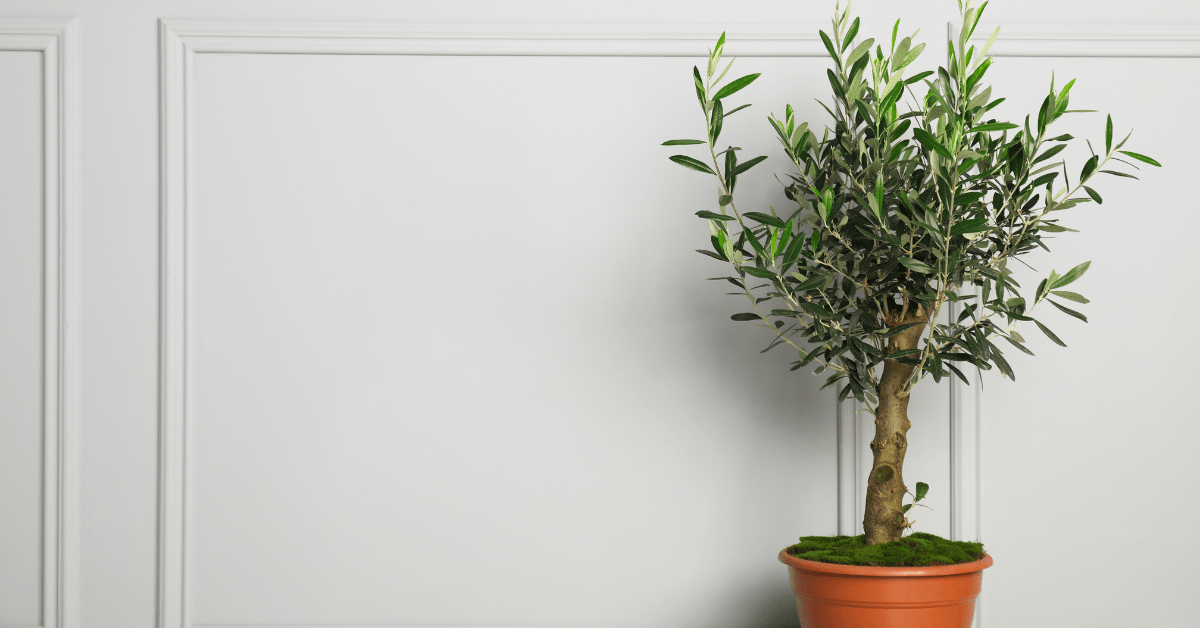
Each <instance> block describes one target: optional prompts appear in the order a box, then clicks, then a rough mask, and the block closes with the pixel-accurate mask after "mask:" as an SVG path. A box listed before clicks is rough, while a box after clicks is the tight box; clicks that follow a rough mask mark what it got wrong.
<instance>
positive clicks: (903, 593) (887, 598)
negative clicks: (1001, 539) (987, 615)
mask: <svg viewBox="0 0 1200 628" xmlns="http://www.w3.org/2000/svg"><path fill="white" fill-rule="evenodd" d="M779 561H780V562H782V563H783V564H785V565H787V566H788V572H789V578H788V579H789V580H791V583H792V591H794V592H795V593H796V610H797V611H799V612H800V624H801V625H803V626H804V628H970V626H971V618H972V617H973V616H974V615H975V596H977V595H979V589H980V587H981V585H982V584H983V570H984V569H986V568H987V567H991V566H992V557H991V556H989V555H987V553H984V555H983V559H982V560H977V561H975V562H973V563H961V564H958V565H945V566H939V567H858V566H853V565H834V564H831V563H819V562H815V561H811V560H804V559H803V558H796V557H795V556H792V555H791V554H788V553H787V550H783V551H782V552H779Z"/></svg>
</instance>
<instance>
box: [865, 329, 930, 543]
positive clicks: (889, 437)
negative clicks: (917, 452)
mask: <svg viewBox="0 0 1200 628" xmlns="http://www.w3.org/2000/svg"><path fill="white" fill-rule="evenodd" d="M926 317H927V314H926V313H925V312H923V311H920V310H919V311H917V312H909V313H908V314H907V315H906V316H904V317H901V316H899V315H893V316H889V317H887V318H886V319H885V323H886V324H887V325H888V327H897V326H899V325H904V324H908V323H923V322H926V320H927V318H926ZM924 329H925V325H916V326H914V327H910V328H908V329H906V330H904V331H902V332H900V333H898V334H896V335H895V336H892V337H891V338H890V339H889V341H888V345H887V352H888V353H889V354H891V353H893V352H895V351H900V350H902V349H916V348H917V345H918V343H919V341H920V339H921V332H922V331H923V330H924ZM913 368H914V367H912V366H909V365H907V364H901V363H899V362H896V361H895V360H884V363H883V377H882V378H880V380H879V387H878V388H877V389H876V392H877V393H878V395H879V408H878V409H877V410H876V412H875V439H874V440H872V441H871V453H872V454H873V459H874V462H873V463H872V465H871V474H870V476H869V477H868V479H867V504H866V514H865V515H864V516H863V531H864V532H866V535H867V539H866V543H867V545H877V544H879V543H887V542H889V541H899V540H900V536H901V534H902V533H903V532H904V507H903V503H904V494H905V493H906V492H907V491H908V488H907V487H905V486H904V475H903V471H904V454H905V452H906V451H907V450H908V440H907V438H906V437H905V435H906V434H907V433H908V428H909V427H911V426H912V424H911V423H909V421H908V395H907V394H904V395H903V396H902V395H901V392H902V391H903V390H904V388H905V385H906V384H907V383H908V378H909V376H911V375H912V372H913Z"/></svg>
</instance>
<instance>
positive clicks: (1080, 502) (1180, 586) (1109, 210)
mask: <svg viewBox="0 0 1200 628" xmlns="http://www.w3.org/2000/svg"><path fill="white" fill-rule="evenodd" d="M950 32H951V34H953V33H954V32H955V31H954V30H953V26H952V27H951V31H950ZM986 36H987V33H984V34H983V37H984V38H986ZM975 43H976V45H979V44H981V43H982V40H980V41H976V42H975ZM993 52H994V53H995V54H996V56H997V57H1000V58H998V59H997V60H996V62H995V63H994V64H993V66H992V69H991V70H990V71H989V76H990V77H991V83H992V84H993V85H994V86H995V89H996V93H997V94H1003V95H1007V96H1008V97H1009V99H1008V101H1006V102H1005V103H1003V104H1002V105H1001V106H1000V107H999V108H998V109H997V114H998V115H999V116H1012V117H1015V115H1017V112H1021V113H1022V114H1023V113H1033V114H1034V115H1035V116H1036V111H1037V107H1038V106H1039V105H1040V104H1041V101H1042V99H1043V98H1044V97H1045V94H1046V93H1047V90H1048V88H1049V84H1050V80H1051V69H1053V70H1054V73H1055V77H1056V78H1055V82H1056V86H1057V87H1058V88H1061V87H1062V85H1063V84H1065V83H1066V82H1067V81H1069V80H1071V79H1073V78H1074V79H1077V82H1076V84H1075V86H1074V87H1073V89H1072V91H1071V106H1072V108H1076V109H1098V110H1100V113H1080V114H1072V116H1070V117H1068V118H1067V119H1064V120H1063V121H1062V122H1060V123H1058V124H1056V125H1055V127H1054V129H1055V133H1060V132H1069V133H1071V134H1072V135H1074V136H1076V137H1086V138H1088V139H1090V140H1091V142H1092V146H1094V147H1095V148H1096V149H1097V151H1100V150H1103V145H1104V127H1105V119H1104V114H1105V113H1111V114H1112V117H1113V123H1114V128H1115V133H1114V134H1115V135H1116V140H1115V141H1119V140H1120V138H1122V137H1124V136H1125V134H1126V133H1128V132H1129V130H1130V128H1131V127H1133V131H1134V132H1133V136H1132V138H1131V139H1130V140H1129V144H1128V145H1127V146H1126V148H1128V149H1130V150H1133V151H1136V152H1141V153H1145V154H1149V155H1152V156H1154V157H1155V158H1157V159H1158V160H1159V161H1161V162H1162V163H1163V165H1164V167H1163V168H1162V169H1157V168H1153V167H1150V166H1145V165H1143V164H1138V165H1141V166H1142V169H1141V170H1140V171H1133V170H1132V169H1131V168H1129V167H1128V166H1125V165H1123V164H1110V166H1112V165H1115V166H1117V167H1118V168H1117V169H1121V170H1124V171H1126V172H1135V173H1136V174H1138V175H1139V176H1141V177H1142V181H1140V182H1137V181H1130V180H1129V179H1120V178H1117V177H1111V176H1107V175H1103V176H1101V178H1100V179H1099V180H1095V184H1096V186H1095V187H1096V189H1097V191H1098V192H1100V194H1101V195H1102V196H1103V199H1104V201H1105V202H1104V204H1103V205H1095V204H1089V205H1083V206H1080V207H1077V208H1075V209H1072V210H1068V211H1066V212H1064V214H1063V215H1062V216H1061V219H1062V221H1063V224H1065V225H1066V226H1069V227H1072V228H1075V229H1079V230H1080V231H1082V233H1078V234H1074V233H1065V234H1062V237H1059V238H1056V239H1055V240H1054V241H1053V242H1051V244H1050V247H1051V249H1052V253H1045V252H1038V253H1036V254H1031V255H1030V259H1029V262H1030V263H1031V264H1032V265H1033V266H1034V267H1035V268H1037V272H1036V273H1035V272H1033V271H1030V270H1029V269H1024V268H1022V269H1020V270H1019V271H1017V277H1018V280H1019V281H1021V282H1022V285H1023V286H1025V288H1026V290H1029V291H1032V289H1033V287H1034V286H1036V285H1037V282H1038V281H1039V280H1040V278H1041V277H1044V276H1045V275H1046V274H1048V273H1049V271H1050V270H1051V269H1057V270H1059V272H1063V271H1065V270H1067V269H1069V268H1071V267H1072V266H1074V265H1075V264H1078V263H1080V262H1083V261H1087V260H1091V261H1092V262H1093V264H1092V266H1091V269H1090V270H1089V272H1088V274H1087V275H1085V276H1084V278H1083V279H1081V280H1080V281H1079V282H1078V283H1076V284H1074V285H1073V286H1072V287H1071V289H1072V290H1076V291H1078V292H1081V293H1083V294H1084V295H1085V296H1087V297H1089V298H1090V299H1091V301H1092V302H1091V303H1090V304H1088V305H1084V306H1079V307H1078V309H1080V310H1082V311H1083V312H1084V313H1085V314H1086V315H1087V316H1088V318H1089V323H1088V324H1086V325H1085V324H1083V323H1081V322H1080V321H1077V320H1075V319H1073V318H1070V317H1068V316H1066V315H1064V314H1062V313H1059V312H1057V311H1054V310H1053V309H1052V308H1051V307H1046V305H1045V304H1043V305H1042V306H1040V307H1039V308H1037V310H1035V311H1034V312H1033V314H1034V315H1035V316H1036V317H1037V318H1039V319H1040V320H1042V321H1043V322H1045V323H1046V324H1047V325H1048V326H1049V327H1050V328H1051V329H1052V330H1054V331H1055V332H1057V333H1058V335H1059V336H1060V337H1061V338H1062V339H1063V340H1064V341H1065V342H1066V343H1067V345H1068V346H1069V348H1067V349H1063V348H1061V347H1058V346H1056V345H1054V344H1053V343H1052V342H1050V341H1049V340H1048V339H1047V338H1045V337H1044V336H1043V335H1042V334H1041V333H1040V332H1039V331H1038V330H1037V329H1036V327H1031V328H1028V329H1026V328H1021V329H1020V331H1021V333H1022V334H1024V336H1025V337H1026V338H1027V339H1028V340H1029V341H1030V347H1031V349H1033V351H1034V352H1035V353H1037V356H1036V357H1029V356H1026V355H1023V354H1020V353H1017V352H1013V354H1012V358H1011V360H1010V361H1011V363H1012V365H1013V368H1014V370H1015V371H1016V376H1017V381H1016V382H1009V381H1005V380H1002V379H1001V378H1000V377H998V376H997V375H996V374H995V373H994V372H989V373H986V374H985V376H984V378H983V379H984V386H982V387H978V388H977V387H975V386H972V387H970V388H966V387H962V388H961V389H963V390H964V392H968V395H969V396H964V397H963V398H961V399H956V404H957V406H958V407H960V408H962V409H963V410H964V412H972V413H974V417H973V418H974V419H975V425H974V428H973V429H972V426H971V425H970V422H969V421H966V422H963V426H964V427H966V428H967V429H966V430H964V431H963V432H962V433H961V436H960V437H961V438H962V439H975V440H976V442H980V443H981V445H982V446H981V447H979V448H978V449H977V450H975V451H977V455H978V456H979V457H978V458H977V459H976V460H974V461H971V460H969V459H966V458H963V459H960V460H958V462H960V463H961V464H960V469H961V470H962V471H964V472H966V473H965V474H964V475H963V476H960V477H962V480H963V482H962V483H961V484H962V488H964V489H965V488H967V487H968V486H969V484H970V483H972V482H974V483H976V484H977V485H978V486H979V488H980V490H979V491H978V492H976V493H975V495H976V499H977V500H980V501H979V502H977V503H976V504H974V505H971V506H972V507H970V508H964V509H963V511H962V513H961V515H962V517H963V518H962V521H963V522H964V524H963V528H964V529H968V530H969V529H970V526H971V519H972V518H974V526H975V529H976V530H977V532H978V533H979V535H980V537H981V538H983V540H984V541H985V543H986V544H987V547H988V549H989V551H991V552H992V553H993V555H994V556H995V558H996V564H995V566H994V567H992V568H991V569H989V570H988V571H987V572H986V574H987V576H986V577H985V578H984V580H985V585H984V589H983V595H982V608H981V617H982V619H983V622H982V623H983V624H986V625H987V626H989V627H991V626H1009V625H1022V626H1031V627H1047V628H1049V627H1057V626H1064V625H1087V626H1097V627H1113V628H1116V627H1118V626H1129V625H1140V626H1156V627H1161V628H1167V627H1171V628H1177V627H1196V626H1200V612H1198V611H1197V610H1196V607H1195V605H1194V604H1191V603H1189V602H1186V601H1185V600H1187V599H1188V598H1189V596H1191V592H1192V591H1194V590H1195V588H1196V586H1197V585H1198V584H1200V581H1198V580H1197V578H1196V577H1195V574H1194V571H1193V569H1192V565H1194V564H1195V563H1196V562H1197V560H1200V543H1197V542H1196V541H1195V540H1194V539H1193V538H1192V537H1193V536H1194V535H1190V534H1188V533H1187V531H1189V530H1191V529H1192V528H1194V526H1192V525H1191V524H1190V523H1189V522H1193V521H1195V520H1197V518H1200V509H1198V507H1197V505H1196V503H1195V502H1194V500H1188V499H1185V498H1181V496H1182V495H1185V494H1186V493H1187V491H1188V488H1187V487H1188V481H1189V480H1188V478H1189V477H1190V473H1191V471H1190V468H1191V460H1192V459H1194V456H1193V455H1192V454H1191V445H1190V443H1193V442H1195V441H1196V439H1197V438H1198V437H1200V431H1198V429H1197V424H1196V422H1195V421H1194V420H1193V416H1192V413H1189V412H1188V410H1187V409H1186V408H1187V401H1186V398H1185V397H1184V396H1182V395H1181V394H1180V393H1181V392H1183V391H1186V390H1187V389H1188V387H1189V386H1190V382H1192V381H1194V380H1195V379H1196V378H1197V376H1200V370H1198V369H1197V368H1196V367H1195V366H1194V364H1193V362H1192V361H1191V360H1187V359H1183V360H1181V357H1180V356H1186V355H1190V354H1191V353H1192V352H1193V349H1194V345H1195V338H1194V336H1193V335H1191V334H1189V333H1187V332H1185V331H1184V330H1185V329H1186V328H1187V325H1188V312H1190V311H1191V310H1192V309H1194V308H1195V307H1196V297H1195V296H1194V295H1193V294H1192V292H1191V290H1190V288H1191V287H1192V286H1194V285H1195V283H1196V282H1195V271H1194V264H1193V263H1192V262H1191V258H1190V253H1187V251H1189V250H1190V245H1189V244H1188V241H1187V238H1188V235H1189V234H1191V233H1195V232H1196V230H1197V228H1200V224H1197V218H1196V213H1195V212H1194V211H1193V210H1192V206H1193V205H1194V201H1193V200H1192V199H1191V197H1190V196H1189V193H1188V192H1187V188H1186V186H1179V185H1177V184H1175V182H1177V181H1179V177H1181V176H1182V177H1184V178H1186V176H1187V175H1186V174H1185V173H1189V172H1193V171H1195V170H1196V169H1197V167H1200V158H1198V157H1197V156H1196V152H1195V151H1194V150H1193V149H1192V144H1193V143H1194V141H1195V138H1197V137H1200V128H1197V125H1196V122H1195V119H1194V116H1192V115H1190V113H1189V112H1190V105H1189V104H1188V103H1190V102H1193V101H1194V100H1195V99H1196V97H1197V96H1198V95H1200V94H1198V91H1197V88H1196V86H1195V85H1194V84H1193V83H1192V82H1191V81H1189V80H1187V79H1186V77H1189V76H1192V75H1194V74H1195V73H1196V71H1197V67H1198V66H1197V63H1198V62H1197V60H1196V57H1197V56H1200V30H1198V29H1197V28H1196V27H1195V26H1188V25H1180V26H1131V27H1119V26H1054V27H1049V26H1047V27H1035V26H1028V25H1014V26H1011V27H1010V26H1005V27H1003V28H1002V30H1001V35H1000V38H999V39H998V40H997V42H996V45H995V47H994V48H993ZM1017 57H1039V58H1017ZM1080 57H1082V58H1080ZM1147 112H1154V113H1153V115H1147ZM1062 155H1063V156H1065V157H1066V159H1067V164H1068V172H1069V174H1070V176H1071V179H1072V181H1073V182H1074V181H1076V180H1077V178H1078V174H1079V168H1080V167H1081V166H1082V164H1083V162H1084V160H1085V159H1086V158H1087V156H1088V155H1087V154H1086V152H1085V153H1082V154H1080V153H1078V152H1075V153H1072V152H1071V151H1067V152H1064V153H1062ZM1134 163H1138V162H1134ZM1072 307H1075V306H1072ZM1042 308H1045V309H1046V310H1049V311H1042ZM982 390H986V394H984V393H982ZM972 392H973V394H971V393H972ZM985 419H986V420H985ZM963 451H964V452H965V453H966V452H970V451H972V450H971V449H970V448H964V449H963ZM985 462H986V463H985ZM972 468H974V469H975V477H973V478H972V477H970V471H971V469H972ZM972 511H973V512H972ZM985 521H986V528H985V527H984V522H985ZM1117 552H1119V554H1117Z"/></svg>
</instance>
